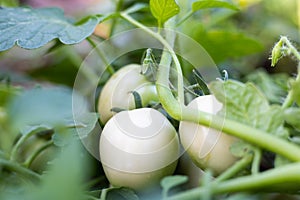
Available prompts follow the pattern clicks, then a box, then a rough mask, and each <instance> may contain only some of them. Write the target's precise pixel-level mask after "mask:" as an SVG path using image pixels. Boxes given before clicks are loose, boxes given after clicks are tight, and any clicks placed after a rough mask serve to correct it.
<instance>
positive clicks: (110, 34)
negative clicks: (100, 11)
mask: <svg viewBox="0 0 300 200" xmlns="http://www.w3.org/2000/svg"><path fill="white" fill-rule="evenodd" d="M123 3H124V0H119V1H118V3H117V5H116V9H115V13H118V12H120V11H121V9H122V6H123ZM117 21H118V19H117V18H116V17H114V18H113V19H112V23H111V28H110V32H109V37H111V36H112V35H113V34H114V30H115V27H116V24H117Z"/></svg>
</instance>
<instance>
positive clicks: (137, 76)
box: [98, 64, 157, 123]
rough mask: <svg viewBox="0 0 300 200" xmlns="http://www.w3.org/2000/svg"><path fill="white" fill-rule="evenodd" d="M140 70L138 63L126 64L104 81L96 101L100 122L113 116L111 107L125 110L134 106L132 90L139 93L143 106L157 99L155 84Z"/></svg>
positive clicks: (104, 121)
mask: <svg viewBox="0 0 300 200" xmlns="http://www.w3.org/2000/svg"><path fill="white" fill-rule="evenodd" d="M140 71H141V66H140V65H137V64H130V65H126V66H124V67H122V68H121V69H120V70H118V71H117V72H116V73H115V74H114V75H112V77H110V79H109V80H108V81H107V82H106V84H105V85H104V87H103V89H102V91H101V94H100V97H99V102H98V112H99V113H100V120H101V122H102V123H106V122H107V120H109V119H110V118H111V117H112V116H113V114H114V113H113V112H112V111H111V109H112V108H116V107H117V108H122V109H126V110H130V109H134V108H135V103H134V97H133V95H132V94H131V92H132V91H136V92H138V93H139V95H140V96H141V99H142V104H143V106H145V105H147V104H148V103H149V102H150V101H151V100H155V99H157V95H156V88H155V85H154V84H153V83H151V82H149V81H148V80H147V79H146V77H145V76H143V75H142V74H141V73H140Z"/></svg>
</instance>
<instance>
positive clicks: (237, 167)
mask: <svg viewBox="0 0 300 200" xmlns="http://www.w3.org/2000/svg"><path fill="white" fill-rule="evenodd" d="M252 160H253V154H251V153H249V154H247V155H245V156H244V157H243V158H241V159H240V160H238V161H237V162H235V163H234V165H232V166H231V167H230V168H228V169H227V170H226V171H225V172H223V173H222V174H220V175H219V176H218V177H217V178H216V179H215V181H218V182H221V181H224V180H227V179H229V178H231V177H233V176H234V175H236V174H237V173H238V172H240V171H241V170H243V169H245V167H247V166H248V165H249V164H250V163H251V162H252Z"/></svg>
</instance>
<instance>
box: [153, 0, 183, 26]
mask: <svg viewBox="0 0 300 200" xmlns="http://www.w3.org/2000/svg"><path fill="white" fill-rule="evenodd" d="M150 10H151V13H152V15H153V16H154V17H155V18H156V19H157V21H158V25H159V27H162V25H163V24H164V23H165V22H166V21H167V20H168V19H170V18H171V17H173V16H175V15H177V14H178V13H179V6H178V5H177V4H176V1H174V0H150Z"/></svg>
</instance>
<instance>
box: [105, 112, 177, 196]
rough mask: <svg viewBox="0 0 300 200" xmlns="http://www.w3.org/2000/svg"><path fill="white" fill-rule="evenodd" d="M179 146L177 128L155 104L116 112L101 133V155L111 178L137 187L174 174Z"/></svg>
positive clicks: (139, 188)
mask: <svg viewBox="0 0 300 200" xmlns="http://www.w3.org/2000/svg"><path fill="white" fill-rule="evenodd" d="M179 149H180V147H179V139H178V136H177V133H176V130H175V128H174V127H173V126H172V125H171V123H170V122H169V121H168V120H167V118H166V117H165V116H164V115H163V114H161V113H160V112H158V111H157V110H155V109H152V108H140V109H135V110H131V111H122V112H119V113H117V114H116V115H114V116H113V117H112V118H111V119H110V120H109V121H108V122H107V123H106V125H105V126H104V129H103V131H102V134H101V136H100V158H101V162H102V165H103V169H104V172H105V174H106V177H107V179H108V180H109V182H110V183H111V184H112V185H113V186H124V187H129V188H132V189H135V190H138V191H141V190H144V189H149V188H151V187H152V186H155V185H159V181H160V180H161V179H162V178H163V177H164V176H167V175H171V174H173V172H174V170H175V168H176V165H177V159H178V157H179Z"/></svg>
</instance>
